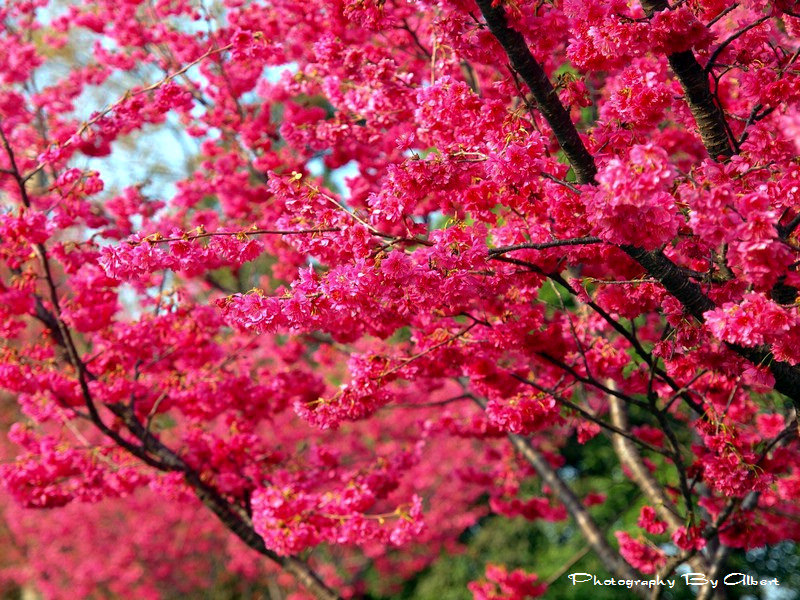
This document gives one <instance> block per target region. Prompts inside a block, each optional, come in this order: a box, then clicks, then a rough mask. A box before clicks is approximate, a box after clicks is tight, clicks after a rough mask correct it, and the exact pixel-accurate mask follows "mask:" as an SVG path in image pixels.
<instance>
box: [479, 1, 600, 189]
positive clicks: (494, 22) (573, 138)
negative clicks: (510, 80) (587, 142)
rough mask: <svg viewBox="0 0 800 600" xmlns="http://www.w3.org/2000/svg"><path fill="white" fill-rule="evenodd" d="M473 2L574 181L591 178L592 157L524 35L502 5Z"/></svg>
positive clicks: (595, 169)
mask: <svg viewBox="0 0 800 600" xmlns="http://www.w3.org/2000/svg"><path fill="white" fill-rule="evenodd" d="M477 3H478V7H479V8H480V9H481V13H482V14H483V18H484V19H486V25H488V27H489V31H491V32H492V35H494V37H495V38H497V41H498V42H500V44H501V45H502V46H503V49H504V50H505V51H506V54H507V55H508V58H509V60H510V61H511V66H512V67H514V70H515V71H516V72H517V73H519V75H520V77H522V79H523V81H524V82H525V83H526V84H527V86H528V88H529V89H530V91H531V94H533V97H534V98H535V99H536V104H537V105H538V108H539V110H540V111H541V113H542V115H543V116H544V118H545V119H546V120H547V123H548V124H549V125H550V128H551V129H552V130H553V134H554V135H555V136H556V139H557V140H558V143H559V145H560V146H561V149H562V150H563V151H564V154H566V155H567V159H568V160H569V163H570V164H571V165H572V168H573V170H574V171H575V177H576V178H577V180H578V182H579V183H590V182H592V181H594V176H595V175H596V174H597V167H596V166H595V164H594V159H593V158H592V155H591V154H589V151H588V150H586V146H584V144H583V140H581V136H580V134H579V133H578V130H577V129H575V125H574V124H573V123H572V120H571V119H570V117H569V113H568V112H567V110H566V109H565V108H564V105H563V104H561V101H560V100H559V98H558V92H556V90H555V88H554V87H553V85H552V84H551V83H550V80H549V79H548V78H547V75H546V74H545V72H544V69H542V66H541V65H540V64H539V63H538V62H537V60H536V59H535V58H534V57H533V54H531V52H530V50H529V49H528V45H527V43H526V42H525V38H524V37H522V34H521V33H520V32H519V31H517V30H515V29H513V28H511V27H509V26H508V21H507V20H506V13H505V9H504V8H503V7H502V6H500V5H498V6H493V2H492V0H477Z"/></svg>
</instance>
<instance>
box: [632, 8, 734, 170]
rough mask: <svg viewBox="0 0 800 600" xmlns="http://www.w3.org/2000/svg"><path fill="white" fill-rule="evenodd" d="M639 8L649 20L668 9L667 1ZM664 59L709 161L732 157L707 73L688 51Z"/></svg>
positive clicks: (731, 150)
mask: <svg viewBox="0 0 800 600" xmlns="http://www.w3.org/2000/svg"><path fill="white" fill-rule="evenodd" d="M642 8H643V9H644V12H645V14H646V15H647V16H648V17H652V16H653V15H654V14H655V13H657V12H660V11H662V10H668V9H669V4H668V3H667V0H642ZM667 60H668V61H669V65H670V67H671V68H672V71H673V72H674V73H675V75H676V76H677V77H678V81H680V83H681V87H682V88H683V92H684V94H685V95H686V102H687V104H688V105H689V109H690V110H691V111H692V115H693V116H694V120H695V122H696V123H697V128H698V130H699V131H700V137H701V139H702V140H703V145H704V146H705V147H706V150H707V151H708V153H709V155H710V156H711V158H713V159H715V160H716V159H717V158H718V157H720V156H724V157H730V156H733V154H734V152H735V151H734V147H733V143H732V141H731V139H730V137H729V136H728V127H727V122H726V121H725V115H724V114H723V112H722V109H721V108H720V107H719V106H718V105H717V103H716V102H715V101H714V95H713V94H712V93H711V87H710V86H709V84H708V72H707V71H706V70H704V69H703V67H701V66H700V63H698V62H697V59H696V58H695V56H694V52H692V51H691V50H684V51H683V52H674V53H673V54H670V55H669V56H668V57H667Z"/></svg>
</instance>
